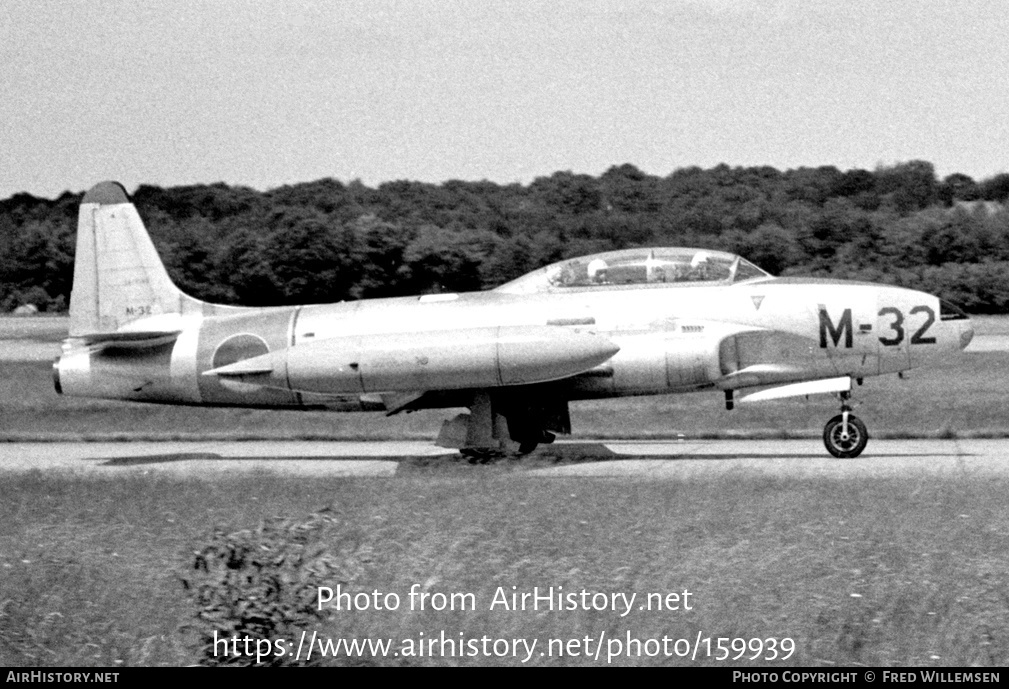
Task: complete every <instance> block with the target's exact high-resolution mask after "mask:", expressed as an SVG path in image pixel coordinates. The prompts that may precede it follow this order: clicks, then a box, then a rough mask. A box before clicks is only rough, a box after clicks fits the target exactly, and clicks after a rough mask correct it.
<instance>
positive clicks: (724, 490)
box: [0, 466, 1009, 666]
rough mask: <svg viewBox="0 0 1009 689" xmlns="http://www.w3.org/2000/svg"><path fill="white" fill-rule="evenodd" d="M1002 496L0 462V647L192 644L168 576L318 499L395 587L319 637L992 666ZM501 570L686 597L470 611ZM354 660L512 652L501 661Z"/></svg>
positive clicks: (502, 579)
mask: <svg viewBox="0 0 1009 689" xmlns="http://www.w3.org/2000/svg"><path fill="white" fill-rule="evenodd" d="M1007 491H1009V480H1006V479H991V478H983V479H982V478H976V477H971V476H967V475H964V476H959V477H936V476H930V477H928V478H914V479H873V480H869V479H846V480H812V479H781V478H768V477H764V476H757V475H755V474H753V473H750V472H748V471H746V470H740V471H738V472H734V473H729V474H725V475H721V476H717V477H700V478H691V479H687V480H675V481H674V480H666V481H648V482H645V481H640V482H639V481H629V480H623V481H613V480H587V479H558V478H554V479H550V480H536V479H532V478H523V477H521V476H520V475H518V474H516V473H514V472H511V471H510V470H509V469H507V468H504V467H495V466H489V467H480V468H476V469H474V468H472V467H469V468H466V469H465V470H460V471H454V470H451V469H446V470H444V471H439V470H429V471H425V472H423V473H417V474H414V475H413V476H412V477H401V478H396V479H354V480H351V479H336V478H333V479H316V480H312V481H306V480H304V479H293V478H284V477H279V476H275V475H272V474H262V475H254V476H247V477H243V478H232V479H215V480H213V481H203V480H197V479H169V478H165V477H161V476H158V475H157V474H156V473H152V474H146V475H145V474H139V473H131V474H127V475H124V476H123V477H121V478H116V479H88V480H82V479H80V478H78V477H73V476H69V475H58V474H57V475H52V474H46V475H43V474H41V473H33V474H28V475H23V476H14V475H10V476H5V478H4V481H3V483H2V485H0V664H3V665H105V666H110V665H116V664H124V665H153V664H186V663H193V662H197V661H198V660H199V657H200V655H199V653H200V651H199V638H198V634H195V633H193V632H190V631H186V626H187V625H190V624H192V623H194V622H196V621H197V612H198V610H197V608H196V607H195V606H194V604H193V603H192V602H191V601H190V600H189V599H188V598H187V596H186V595H185V593H184V591H183V588H182V583H181V577H182V576H184V575H185V573H186V572H187V571H189V570H188V569H187V568H189V567H190V566H191V565H192V562H193V556H194V551H198V550H200V549H201V548H202V547H204V546H205V545H206V544H207V543H208V542H209V541H210V539H211V538H212V535H213V533H214V530H215V528H217V527H220V528H222V529H225V530H239V529H255V528H257V526H259V525H260V524H261V523H262V521H263V520H264V519H268V518H270V517H273V516H282V517H291V518H295V519H301V518H304V517H305V516H306V515H308V514H310V513H312V512H315V511H317V510H319V509H320V508H322V507H324V506H327V505H330V504H332V505H334V506H335V509H337V510H338V512H339V514H340V515H341V531H340V534H339V536H338V538H339V539H351V540H352V541H354V542H355V543H361V544H362V545H364V546H366V547H367V548H368V550H369V553H370V561H369V563H368V564H367V566H366V568H365V570H364V571H363V572H362V574H361V576H359V577H358V578H357V579H356V582H355V584H354V586H355V589H354V591H355V592H367V593H371V592H372V591H375V590H377V591H380V592H383V593H396V594H398V595H399V596H400V598H401V601H402V604H401V606H400V608H399V609H398V610H395V611H375V610H367V611H353V612H346V611H344V612H339V613H335V614H334V615H333V616H332V617H330V618H329V619H328V620H327V621H326V622H324V623H322V625H321V626H320V628H319V632H320V633H321V634H323V635H332V636H337V635H339V636H356V637H365V636H369V637H375V638H377V637H388V638H392V639H395V640H399V639H402V638H407V637H409V638H413V639H419V638H420V637H421V633H422V632H423V634H424V637H425V638H430V637H431V636H432V635H437V634H438V633H439V632H440V631H442V630H444V631H445V632H446V635H447V636H448V637H449V638H455V639H459V638H473V637H477V638H479V637H481V636H484V635H487V636H490V637H493V638H512V637H519V638H525V639H533V638H536V639H539V640H540V643H542V644H546V643H547V641H548V640H549V639H550V638H560V639H579V638H583V637H585V636H590V637H592V638H597V637H598V636H599V634H600V633H605V634H606V636H607V637H608V638H614V637H619V636H621V635H626V634H627V633H628V632H630V633H631V634H632V635H633V636H634V637H636V638H640V639H647V638H661V637H662V636H668V637H672V638H687V639H691V640H693V639H694V638H695V637H696V636H697V633H698V632H701V633H702V634H703V635H704V636H711V637H713V638H716V637H719V636H724V637H743V638H747V639H749V638H752V637H761V638H767V637H777V638H778V639H781V638H783V637H790V638H792V639H794V640H795V644H796V652H795V654H794V655H793V656H792V657H791V658H790V659H789V660H788V661H786V664H789V665H850V664H853V663H864V664H869V665H970V664H978V665H986V666H990V665H1003V664H1005V663H1006V662H1007V661H1009V632H1007V630H1009V600H1007V597H1006V594H1005V592H1006V591H1007V590H1009V588H1007V584H1009V567H1007V564H1009V563H1007V561H1006V560H1007V556H1006V553H1007V552H1009V514H1007V512H1006V510H1005V507H1004V504H1005V496H1006V495H1007ZM332 545H333V546H334V547H338V546H339V544H338V543H333V544H332ZM316 583H317V585H320V586H334V587H335V584H336V583H337V582H336V581H318V582H316ZM414 584H418V585H419V587H420V589H421V590H423V591H426V592H428V593H438V592H441V593H445V594H450V593H472V594H473V600H474V601H475V603H476V606H475V609H472V610H471V609H466V610H441V611H437V610H432V609H430V608H428V609H425V610H413V611H411V610H409V602H408V601H409V598H408V595H409V592H410V589H411V586H412V585H414ZM513 586H514V587H517V590H518V591H530V590H531V589H532V587H534V586H539V587H549V586H554V587H560V586H563V587H564V591H568V592H573V591H580V590H581V589H587V590H589V591H591V592H603V593H614V592H615V593H627V594H631V593H636V594H638V597H639V598H638V602H639V603H640V602H641V599H642V597H643V596H646V595H647V594H648V593H663V594H665V593H673V592H679V593H682V592H683V591H684V590H685V589H686V590H689V591H690V592H691V593H692V598H691V604H692V607H693V609H692V610H690V611H686V610H682V609H681V610H670V611H663V612H658V611H647V610H644V611H642V610H638V609H636V606H635V609H633V610H632V611H631V613H630V614H628V615H627V616H625V617H622V618H621V617H620V616H619V614H617V613H614V612H611V611H606V612H596V611H583V610H574V611H553V612H545V611H543V610H540V611H538V612H537V611H532V610H525V611H522V610H503V609H496V610H490V609H489V605H490V602H491V601H492V600H493V598H494V595H495V592H496V591H497V589H498V587H504V589H505V590H506V591H507V592H510V591H511V590H512V589H511V587H513ZM307 631H308V632H309V633H311V632H312V631H313V630H311V629H309V630H307ZM460 634H462V637H460ZM712 643H713V644H714V641H713V642H712ZM541 648H542V647H541ZM369 662H374V663H377V664H388V663H415V664H518V660H517V659H515V658H513V657H510V656H509V657H505V658H423V659H405V658H371V659H370V661H369ZM530 662H531V663H532V664H553V665H556V664H576V665H582V664H589V665H593V664H596V661H594V660H593V659H591V658H589V659H586V658H584V657H564V658H556V657H555V658H548V657H539V656H537V657H534V658H533V659H532V660H531V661H530ZM618 662H619V664H624V665H626V664H643V665H647V664H687V663H688V661H687V660H680V659H677V658H662V657H658V658H640V659H637V658H630V659H628V658H621V659H620V660H619V661H618ZM741 662H742V661H739V663H737V664H741ZM696 663H697V664H705V663H711V664H718V665H725V663H724V661H723V662H722V663H715V661H708V660H705V659H702V658H701V657H699V658H698V660H697V661H696ZM756 664H765V663H756ZM777 664H781V663H780V661H779V662H778V663H777Z"/></svg>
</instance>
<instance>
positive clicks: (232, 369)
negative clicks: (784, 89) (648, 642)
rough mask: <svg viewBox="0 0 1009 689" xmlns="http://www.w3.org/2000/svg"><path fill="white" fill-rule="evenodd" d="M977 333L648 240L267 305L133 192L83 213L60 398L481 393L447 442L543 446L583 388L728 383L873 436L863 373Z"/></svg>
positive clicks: (488, 447) (857, 449) (308, 402)
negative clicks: (453, 290) (234, 300)
mask: <svg viewBox="0 0 1009 689" xmlns="http://www.w3.org/2000/svg"><path fill="white" fill-rule="evenodd" d="M973 334H974V331H973V327H972V325H971V322H970V320H969V319H968V318H967V317H966V316H965V315H964V314H963V312H961V311H960V310H959V309H957V308H956V307H954V306H953V305H951V304H949V303H947V302H945V301H942V300H940V299H938V298H937V297H935V296H932V295H930V294H926V293H923V292H917V291H913V290H909V289H903V288H900V287H891V286H885V285H876V284H869V283H855V282H843V281H839V280H826V279H809V278H793V277H789V278H777V277H773V276H771V275H769V274H768V273H766V272H764V271H763V270H761V269H760V268H758V267H757V266H755V265H753V264H752V263H750V262H748V261H747V260H745V259H744V258H742V257H740V256H736V255H733V254H729V253H724V252H720V251H710V250H705V249H684V248H643V249H628V250H623V251H612V252H608V253H602V254H597V255H593V256H587V257H584V258H574V259H569V260H566V261H561V262H559V263H556V264H553V265H549V266H547V267H545V268H541V269H539V270H536V271H533V272H531V273H529V274H527V275H525V276H523V277H520V278H518V279H516V280H514V281H512V282H509V283H507V284H504V285H501V286H500V287H498V288H496V289H492V290H489V291H484V292H475V293H466V294H428V295H423V296H414V297H399V298H389V299H366V300H360V301H350V302H340V303H337V304H312V305H305V306H283V307H268V308H253V307H239V306H226V305H218V304H210V303H206V302H203V301H200V300H198V299H195V298H193V297H191V296H189V295H186V294H184V293H183V292H181V291H180V290H179V289H178V288H177V287H176V286H175V285H174V284H173V283H172V281H171V279H170V278H169V276H168V273H167V272H166V270H165V268H164V266H163V264H162V262H161V260H160V258H159V257H158V254H157V251H156V250H155V248H154V245H153V243H152V242H151V240H150V237H149V236H148V234H147V231H146V229H145V228H144V225H143V222H142V220H141V218H140V215H139V214H138V213H137V210H136V208H135V207H134V205H133V204H132V203H131V202H130V200H129V197H128V196H127V194H126V191H125V189H123V187H122V186H121V185H119V184H118V183H115V182H103V183H101V184H98V185H96V186H95V187H93V188H92V189H91V190H90V191H88V192H87V193H86V194H85V195H84V198H83V200H82V203H81V206H80V213H79V219H78V231H77V245H76V263H75V268H74V279H73V291H72V294H71V300H70V331H69V339H68V340H67V342H66V343H65V345H64V352H63V354H62V355H61V356H60V357H59V358H58V359H57V360H56V362H55V363H54V365H53V372H54V379H55V385H56V390H57V391H58V392H60V393H61V394H64V395H76V396H84V397H98V398H106V399H117V400H132V401H141V402H159V403H166V404H186V405H212V406H232V407H260V408H276V409H329V410H335V411H383V412H385V413H386V414H390V415H391V414H396V413H399V412H409V411H412V410H417V409H429V408H445V409H451V408H460V409H461V408H467V409H468V413H460V414H458V415H457V416H455V417H454V418H452V419H450V420H448V421H446V422H445V423H444V424H443V426H442V429H441V433H440V435H439V437H438V440H437V444H438V445H440V446H442V447H448V448H457V449H459V450H460V451H461V452H462V454H463V455H465V456H469V457H473V458H476V457H487V456H491V455H500V454H504V453H514V452H516V451H517V452H518V453H519V454H524V453H528V452H531V451H532V450H534V449H535V448H536V446H537V445H538V444H539V443H547V442H551V441H552V440H553V439H554V437H555V434H557V433H562V434H566V433H570V432H571V421H570V416H569V412H568V407H569V402H571V401H574V400H585V399H599V398H609V397H621V396H630V395H657V394H669V393H684V392H696V391H704V390H708V391H712V390H714V391H721V392H722V393H723V394H724V397H725V404H726V407H727V408H729V409H731V408H732V407H733V404H734V402H735V401H736V400H735V395H736V394H737V393H743V394H744V395H745V396H743V397H742V398H741V400H740V401H759V400H762V399H774V398H780V397H788V396H796V395H810V394H814V393H832V394H835V395H836V396H837V398H838V400H839V402H840V413H839V414H837V415H836V416H834V417H833V418H831V419H830V420H829V421H827V423H826V426H825V427H824V430H823V439H824V444H825V445H826V448H827V450H828V451H829V452H830V453H831V454H832V455H834V456H836V457H856V456H858V455H859V454H860V453H861V452H862V450H863V449H864V448H865V446H866V442H867V440H868V437H869V434H868V432H867V429H866V426H865V424H864V423H863V422H862V421H861V420H859V419H858V418H857V417H856V416H855V415H854V414H852V412H851V404H850V398H851V390H852V381H853V380H854V381H857V382H858V383H861V381H862V379H863V378H864V377H867V376H877V375H883V374H889V373H899V372H902V371H905V370H907V369H910V368H913V367H916V366H921V365H924V364H927V363H929V362H933V361H937V360H941V359H944V358H945V357H947V356H949V354H950V353H951V352H955V351H958V350H961V349H963V348H964V347H966V346H967V344H968V343H969V342H970V340H971V338H972V337H973Z"/></svg>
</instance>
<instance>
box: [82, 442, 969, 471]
mask: <svg viewBox="0 0 1009 689" xmlns="http://www.w3.org/2000/svg"><path fill="white" fill-rule="evenodd" d="M685 449H686V448H685ZM949 456H952V455H951V453H949V452H888V453H886V454H882V455H875V454H873V453H871V452H867V453H866V454H865V455H863V456H862V458H861V459H866V458H875V459H879V460H885V459H888V458H891V457H892V458H897V457H916V458H921V459H928V458H933V457H949ZM956 456H959V457H975V456H977V455H976V454H975V453H958V454H957V455H956ZM91 459H92V460H98V461H100V462H101V466H109V467H131V466H143V465H146V464H171V463H173V462H185V461H194V460H196V461H225V462H242V461H261V460H272V461H277V462H279V463H281V464H282V463H283V462H284V461H288V460H298V461H306V460H310V461H318V462H339V461H348V460H349V461H361V460H372V461H393V462H399V463H401V464H406V465H411V466H414V467H417V468H421V467H428V468H434V467H437V466H448V465H455V466H458V465H467V464H471V463H470V462H469V461H468V460H467V459H466V458H464V457H462V456H460V455H458V454H454V453H452V452H446V453H445V454H442V455H432V456H423V457H418V456H402V455H394V456H368V457H349V456H346V455H329V456H327V455H310V456H294V455H289V456H283V457H270V456H233V455H222V454H219V453H217V452H174V453H160V454H149V455H131V456H126V457H93V458H91ZM629 459H633V460H656V461H671V460H689V461H697V460H711V461H731V460H740V459H765V460H775V459H794V460H822V459H829V457H828V456H827V455H826V454H825V453H823V452H810V453H809V454H780V455H777V454H769V453H767V452H763V453H760V454H755V453H751V452H718V453H708V452H690V451H684V452H669V453H662V454H652V453H649V454H636V453H634V452H626V453H618V452H614V451H613V450H611V449H610V448H608V447H606V445H604V444H603V443H564V444H561V445H547V446H544V447H542V448H541V449H539V450H537V451H536V452H534V453H532V454H530V455H526V456H524V457H516V458H510V459H498V460H492V461H490V462H488V463H487V464H489V465H495V464H501V463H509V464H514V465H517V466H521V465H523V464H526V465H529V466H530V468H533V467H534V466H535V465H543V464H577V463H582V462H614V461H621V460H629ZM837 461H845V460H837ZM475 466H480V464H476V465H475Z"/></svg>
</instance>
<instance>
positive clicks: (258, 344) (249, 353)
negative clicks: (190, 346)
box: [211, 333, 270, 393]
mask: <svg viewBox="0 0 1009 689" xmlns="http://www.w3.org/2000/svg"><path fill="white" fill-rule="evenodd" d="M269 353H270V348H269V347H268V346H267V344H266V340H264V339H263V338H261V337H259V336H258V335H250V334H249V333H242V334H240V335H232V336H231V337H229V338H227V339H226V340H224V341H223V342H221V344H219V345H217V349H215V350H214V357H213V360H212V361H211V364H212V366H213V368H220V367H221V366H227V365H228V364H234V363H236V362H238V361H244V360H246V359H251V358H253V357H257V356H262V355H263V354H269ZM219 382H220V383H221V385H222V386H223V387H225V388H227V389H228V390H231V391H233V392H246V393H247V392H253V391H255V390H259V389H260V387H259V386H258V385H251V384H249V383H241V382H239V381H237V380H227V379H226V378H221V379H219Z"/></svg>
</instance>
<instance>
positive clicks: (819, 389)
mask: <svg viewBox="0 0 1009 689" xmlns="http://www.w3.org/2000/svg"><path fill="white" fill-rule="evenodd" d="M849 390H851V378H850V377H848V376H841V377H840V378H825V379H823V380H810V381H807V382H805V383H793V384H791V385H781V386H779V387H776V388H770V389H768V390H761V391H760V392H754V393H751V394H749V395H746V396H745V397H740V398H739V401H740V402H763V401H764V400H776V399H781V398H783V397H801V396H803V395H818V394H822V393H827V392H847V391H849Z"/></svg>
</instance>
